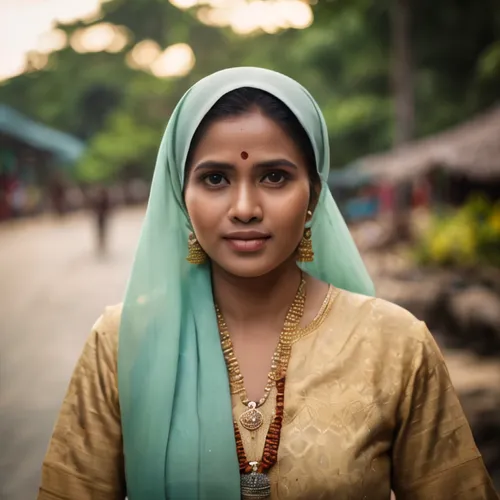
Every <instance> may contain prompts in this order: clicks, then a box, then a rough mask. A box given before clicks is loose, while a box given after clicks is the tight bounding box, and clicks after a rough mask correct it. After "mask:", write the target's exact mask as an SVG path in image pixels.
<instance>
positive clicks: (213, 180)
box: [205, 174, 225, 186]
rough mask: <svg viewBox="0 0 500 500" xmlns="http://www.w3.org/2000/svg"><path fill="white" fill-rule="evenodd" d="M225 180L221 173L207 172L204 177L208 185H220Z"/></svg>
mask: <svg viewBox="0 0 500 500" xmlns="http://www.w3.org/2000/svg"><path fill="white" fill-rule="evenodd" d="M224 181H225V179H224V176H223V175H222V174H209V175H207V176H206V177H205V182H206V183H207V184H209V185H210V186H220V185H221V184H223V183H224Z"/></svg>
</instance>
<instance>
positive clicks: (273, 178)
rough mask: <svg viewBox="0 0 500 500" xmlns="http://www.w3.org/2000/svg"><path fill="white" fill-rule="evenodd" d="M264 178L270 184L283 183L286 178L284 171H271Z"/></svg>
mask: <svg viewBox="0 0 500 500" xmlns="http://www.w3.org/2000/svg"><path fill="white" fill-rule="evenodd" d="M264 179H265V180H266V181H267V182H269V183H270V184H281V183H282V182H283V181H284V180H285V179H286V177H285V175H284V174H283V172H270V173H269V174H267V175H266V176H265V177H264Z"/></svg>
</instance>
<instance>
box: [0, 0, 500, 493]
mask: <svg viewBox="0 0 500 500" xmlns="http://www.w3.org/2000/svg"><path fill="white" fill-rule="evenodd" d="M242 65H256V66H263V67H266V68H271V69H275V70H278V71H281V72H283V73H285V74H288V75H289V76H291V77H293V78H295V79H297V80H298V81H299V82H301V83H302V84H303V85H305V86H306V87H307V88H308V89H309V90H310V91H311V92H312V94H313V95H314V96H315V97H316V99H317V100H318V102H319V104H320V106H321V108H322V110H323V112H324V115H325V118H326V120H327V122H328V127H329V134H330V141H331V148H332V158H331V174H330V179H329V184H330V188H331V190H332V192H333V194H334V196H335V198H336V200H337V202H338V204H339V206H340V208H341V210H342V212H343V214H344V215H345V217H346V219H347V221H348V223H349V225H350V227H351V230H352V233H353V235H354V237H355V239H356V241H357V243H358V245H359V247H360V250H361V252H362V254H363V257H364V259H365V261H366V263H367V265H368V267H369V269H370V272H371V273H372V276H373V278H374V281H375V284H376V287H377V293H378V295H379V296H380V297H383V298H385V299H389V300H391V301H394V302H396V303H398V304H401V305H402V306H404V307H406V308H408V309H409V310H410V311H412V312H413V313H414V314H415V315H417V316H418V317H419V318H420V319H422V320H425V321H426V322H427V323H428V325H429V327H430V328H431V330H432V332H433V334H434V335H435V337H436V339H437V341H438V343H439V344H440V346H441V348H442V349H443V352H444V354H445V357H446V360H447V362H448V366H449V370H450V374H451V377H452V379H453V382H454V384H455V387H456V389H457V391H458V392H459V395H460V398H461V401H462V403H463V406H464V408H465V411H466V413H467V415H468V418H469V420H470V422H471V425H472V427H473V431H474V434H475V437H476V440H477V443H478V445H479V447H480V449H481V451H482V453H483V456H484V459H485V462H486V464H487V466H488V468H489V471H490V473H491V475H492V476H493V477H494V480H495V482H496V486H497V488H500V4H499V2H498V0H476V1H474V2H470V1H465V0H440V1H439V2H436V1H435V0H419V1H418V2H417V1H416V0H377V2H372V1H369V0H316V1H314V0H310V1H306V0H170V1H168V0H107V1H104V0H78V2H76V1H75V2H69V1H67V0H2V1H1V5H0V283H1V284H2V288H1V290H2V292H1V293H2V295H1V301H0V315H1V318H2V319H1V326H0V450H1V451H0V498H1V499H2V500H27V499H31V498H35V497H36V491H37V485H38V480H39V472H40V464H41V461H42V459H43V455H44V453H45V450H46V447H47V443H48V440H49V437H50V434H51V430H52V426H53V424H54V419H55V417H56V414H57V412H58V409H59V406H60V403H61V400H62V398H63V396H64V392H65V390H66V387H67V384H68V380H69V377H70V375H71V372H72V369H73V366H74V364H75V362H76V360H77V358H78V355H79V353H80V350H81V348H82V346H83V343H84V341H85V339H86V336H87V335H88V332H89V331H90V328H91V326H92V324H93V322H94V321H95V320H96V319H97V317H98V316H99V315H100V314H101V312H102V311H103V308H104V307H105V306H106V305H109V304H114V303H117V302H120V301H121V298H122V295H123V291H124V287H125V284H126V280H127V275H128V272H129V269H130V266H131V263H132V259H133V254H134V249H135V246H136V242H137V238H138V235H139V231H140V225H141V221H142V217H143V214H144V209H145V203H146V202H147V198H148V191H149V184H150V180H151V175H152V171H153V168H154V163H155V156H156V152H157V148H158V145H159V142H160V139H161V136H162V133H163V130H164V127H165V125H166V123H167V121H168V118H169V115H170V113H171V111H172V109H173V108H174V106H175V104H176V102H177V100H178V99H179V98H180V97H181V95H182V94H183V93H184V91H185V90H186V89H187V88H188V87H189V86H190V85H191V84H193V83H194V82H196V81H197V80H198V79H200V78H201V77H203V76H205V75H207V74H209V73H211V72H213V71H216V70H219V69H222V68H227V67H230V66H242Z"/></svg>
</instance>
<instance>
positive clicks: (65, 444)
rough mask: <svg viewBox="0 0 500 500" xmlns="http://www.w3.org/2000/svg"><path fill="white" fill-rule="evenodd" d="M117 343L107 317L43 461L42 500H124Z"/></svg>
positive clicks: (86, 352)
mask: <svg viewBox="0 0 500 500" xmlns="http://www.w3.org/2000/svg"><path fill="white" fill-rule="evenodd" d="M117 342H118V328H117V327H116V326H114V325H112V324H110V321H109V318H108V317H107V313H105V315H104V316H103V317H101V318H100V320H99V321H98V322H97V323H96V325H95V326H94V328H93V330H92V332H91V334H90V336H89V338H88V340H87V342H86V344H85V347H84V349H83V352H82V354H81V356H80V359H79V360H78V363H77V365H76V368H75V370H74V372H73V376H72V378H71V382H70V385H69V388H68V391H67V393H66V397H65V398H64V401H63V404H62V408H61V410H60V413H59V417H58V419H57V423H56V425H55V428H54V432H53V435H52V439H51V441H50V444H49V448H48V451H47V454H46V456H45V460H44V462H43V466H42V479H41V485H40V489H39V493H38V500H56V499H57V500H75V499H78V500H123V499H124V498H125V497H126V492H125V479H124V460H123V448H122V436H121V425H120V411H119V404H118V388H117V376H116V355H117Z"/></svg>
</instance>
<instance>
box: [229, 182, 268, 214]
mask: <svg viewBox="0 0 500 500" xmlns="http://www.w3.org/2000/svg"><path fill="white" fill-rule="evenodd" d="M262 215H263V211H262V205H261V200H260V196H259V193H258V188H257V187H255V186H250V185H247V184H241V185H240V186H238V187H236V188H235V190H234V196H233V199H232V202H231V208H230V210H229V217H230V218H231V219H232V220H233V221H239V222H243V223H244V224H247V223H249V222H252V221H260V220H262Z"/></svg>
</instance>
